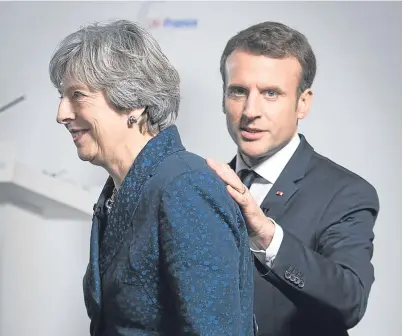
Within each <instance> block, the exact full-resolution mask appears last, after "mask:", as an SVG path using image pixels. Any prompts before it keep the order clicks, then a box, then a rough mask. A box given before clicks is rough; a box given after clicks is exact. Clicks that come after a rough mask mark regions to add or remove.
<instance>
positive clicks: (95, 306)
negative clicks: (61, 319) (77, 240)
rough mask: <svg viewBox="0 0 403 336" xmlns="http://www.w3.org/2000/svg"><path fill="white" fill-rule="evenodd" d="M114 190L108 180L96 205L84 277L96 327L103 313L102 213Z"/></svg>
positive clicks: (85, 294) (85, 292)
mask: <svg viewBox="0 0 403 336" xmlns="http://www.w3.org/2000/svg"><path fill="white" fill-rule="evenodd" d="M112 188H113V182H112V179H108V181H107V182H106V184H105V186H104V188H103V189H102V192H101V195H100V196H99V198H98V202H97V203H96V204H94V215H93V218H92V227H91V238H90V261H89V263H88V267H87V271H86V273H85V276H84V280H83V281H84V300H85V305H86V307H87V309H88V313H89V315H90V318H91V320H93V321H94V325H95V326H96V325H97V324H98V321H99V317H100V311H101V274H100V271H99V256H100V249H99V238H100V226H101V223H100V219H99V218H100V217H101V215H102V214H100V211H101V209H102V207H103V204H104V203H105V200H106V195H108V194H110V191H111V189H112Z"/></svg>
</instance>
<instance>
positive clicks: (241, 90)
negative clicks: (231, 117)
mask: <svg viewBox="0 0 403 336" xmlns="http://www.w3.org/2000/svg"><path fill="white" fill-rule="evenodd" d="M246 93H247V92H246V90H245V89H244V88H237V87H234V88H231V89H230V90H229V95H230V96H238V97H239V96H244V95H245V94H246Z"/></svg>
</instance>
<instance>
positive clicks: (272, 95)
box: [265, 90, 278, 98]
mask: <svg viewBox="0 0 403 336" xmlns="http://www.w3.org/2000/svg"><path fill="white" fill-rule="evenodd" d="M265 94H266V96H267V97H269V98H276V97H277V96H278V93H277V92H276V91H274V90H267V91H266V92H265Z"/></svg>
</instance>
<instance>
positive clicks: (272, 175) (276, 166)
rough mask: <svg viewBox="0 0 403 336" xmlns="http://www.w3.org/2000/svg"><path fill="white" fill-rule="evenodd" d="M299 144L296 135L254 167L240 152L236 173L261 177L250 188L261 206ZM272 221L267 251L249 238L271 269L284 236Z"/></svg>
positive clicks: (250, 243) (251, 247)
mask: <svg viewBox="0 0 403 336" xmlns="http://www.w3.org/2000/svg"><path fill="white" fill-rule="evenodd" d="M299 143H300V138H299V136H298V134H297V133H296V134H295V135H294V136H293V138H292V139H291V141H290V142H289V143H288V144H287V145H286V146H285V147H284V148H282V149H281V150H279V151H278V152H277V153H276V154H274V155H273V156H271V157H269V158H268V159H267V160H265V161H263V162H261V163H259V164H258V165H256V166H253V167H249V166H248V165H247V164H246V163H245V161H244V160H243V159H242V156H241V155H240V153H239V152H238V154H237V157H236V167H235V171H236V173H237V174H238V172H239V171H241V170H242V169H252V170H254V171H255V172H256V173H257V174H258V175H259V176H258V177H257V178H256V179H255V180H254V182H253V183H252V185H251V187H250V188H249V191H250V193H251V194H252V196H253V198H254V199H255V201H256V202H257V204H258V205H259V206H260V205H261V204H262V202H263V200H264V199H265V197H266V195H267V194H268V192H269V191H270V189H271V187H272V186H273V184H274V183H275V182H276V180H277V178H278V177H279V176H280V174H281V172H282V171H283V169H284V167H285V166H286V165H287V163H288V161H289V160H290V159H291V157H292V156H293V154H294V153H295V151H296V149H297V147H298V145H299ZM270 219H271V218H270ZM271 220H272V219H271ZM272 221H273V223H274V225H275V230H274V236H273V239H272V241H271V243H270V245H269V247H268V248H267V249H266V250H260V249H259V248H258V247H257V245H256V243H255V242H254V241H253V239H252V238H249V246H250V249H251V251H252V252H253V253H254V255H255V256H256V257H257V258H258V259H259V260H260V262H262V263H263V264H266V265H267V267H269V268H271V267H272V265H273V262H274V259H275V257H276V255H277V253H278V251H279V249H280V246H281V243H282V241H283V235H284V233H283V229H282V228H281V226H279V225H278V224H277V223H276V222H275V221H274V220H272Z"/></svg>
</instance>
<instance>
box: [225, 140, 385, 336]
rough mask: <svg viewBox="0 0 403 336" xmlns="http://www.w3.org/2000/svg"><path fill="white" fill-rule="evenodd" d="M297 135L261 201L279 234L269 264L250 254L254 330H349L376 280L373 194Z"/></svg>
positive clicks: (272, 335) (289, 334)
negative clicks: (291, 151) (297, 142)
mask: <svg viewBox="0 0 403 336" xmlns="http://www.w3.org/2000/svg"><path fill="white" fill-rule="evenodd" d="M300 138H301V143H300V145H299V147H298V148H297V150H296V152H295V153H294V155H293V156H292V158H291V160H290V161H289V162H288V164H287V166H286V167H285V168H284V170H283V171H282V173H281V174H280V176H279V178H278V179H277V181H276V183H275V184H274V185H273V186H272V188H271V190H270V192H269V193H268V195H267V196H266V198H265V200H264V201H263V203H262V205H261V208H262V209H263V211H264V213H265V214H266V216H268V217H271V218H273V219H274V220H275V221H276V222H277V223H278V224H279V225H280V226H281V227H282V229H283V230H284V238H283V241H282V244H281V247H280V250H279V252H278V254H277V256H276V258H275V261H274V264H273V265H272V268H271V269H270V270H269V269H268V268H267V267H266V266H263V265H262V264H261V263H260V262H259V261H258V260H257V259H255V265H256V269H257V270H255V302H254V306H255V308H254V309H255V314H256V316H257V323H258V325H259V336H335V335H337V336H342V335H348V333H347V330H348V329H349V328H352V327H353V326H355V325H356V324H357V323H358V322H359V321H360V319H361V318H362V317H363V315H364V312H365V310H366V307H367V302H368V296H369V292H370V288H371V285H372V283H373V282H374V269H373V266H372V265H371V258H372V253H373V239H374V233H373V226H374V223H375V220H376V217H377V214H378V211H379V203H378V196H377V193H376V191H375V189H374V188H373V187H372V186H371V185H370V184H369V183H368V182H366V181H365V180H364V179H362V178H360V177H359V176H357V175H356V174H354V173H352V172H350V171H348V170H346V169H345V168H343V167H341V166H339V165H337V164H335V163H334V162H332V161H330V160H329V159H327V158H325V157H323V156H321V155H319V154H318V153H316V152H315V151H314V150H313V148H312V147H311V146H310V145H309V144H308V142H307V141H306V139H305V138H304V137H303V136H302V135H300ZM230 166H231V167H232V168H233V169H234V168H235V159H234V160H233V161H232V162H231V163H230ZM277 191H282V192H283V195H282V196H281V195H278V194H277ZM279 194H280V193H279Z"/></svg>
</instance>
